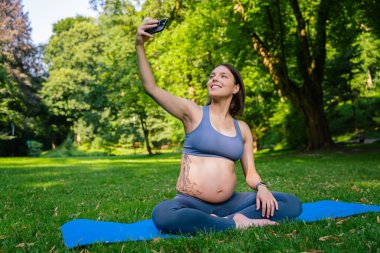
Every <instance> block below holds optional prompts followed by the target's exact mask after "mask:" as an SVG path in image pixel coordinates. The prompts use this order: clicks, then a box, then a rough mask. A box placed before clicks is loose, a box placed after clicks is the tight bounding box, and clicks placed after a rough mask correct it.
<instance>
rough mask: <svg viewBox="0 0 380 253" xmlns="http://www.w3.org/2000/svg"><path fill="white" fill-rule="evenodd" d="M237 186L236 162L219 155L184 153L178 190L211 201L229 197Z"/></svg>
mask: <svg viewBox="0 0 380 253" xmlns="http://www.w3.org/2000/svg"><path fill="white" fill-rule="evenodd" d="M235 187H236V175H235V164H234V162H233V161H231V160H229V159H226V158H219V157H205V156H194V155H187V154H183V155H182V161H181V172H180V175H179V178H178V181H177V190H178V191H179V192H181V193H184V194H187V195H190V196H193V197H196V198H198V199H201V200H204V201H207V202H210V203H220V202H223V201H226V200H227V199H229V198H230V197H231V196H232V194H233V192H234V190H235Z"/></svg>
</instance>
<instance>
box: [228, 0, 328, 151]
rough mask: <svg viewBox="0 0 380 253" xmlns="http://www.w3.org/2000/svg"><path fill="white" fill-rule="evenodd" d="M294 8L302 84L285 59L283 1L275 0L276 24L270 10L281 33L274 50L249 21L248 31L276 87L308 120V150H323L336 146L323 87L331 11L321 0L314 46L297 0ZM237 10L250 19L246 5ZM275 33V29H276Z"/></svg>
mask: <svg viewBox="0 0 380 253" xmlns="http://www.w3.org/2000/svg"><path fill="white" fill-rule="evenodd" d="M289 2H290V6H291V8H292V10H293V14H294V17H295V20H296V22H297V37H298V42H297V43H296V45H295V46H296V47H297V50H298V55H297V56H294V57H296V58H297V65H298V71H299V73H300V75H301V77H302V80H298V81H302V85H301V86H299V85H297V84H296V83H295V82H294V81H293V80H291V79H290V77H289V74H288V64H287V60H286V55H287V54H286V52H285V50H286V48H285V46H284V43H285V33H284V23H283V21H282V18H281V15H282V14H281V13H280V12H281V8H280V7H281V6H280V1H275V2H274V3H275V5H276V8H275V9H276V10H277V13H276V14H277V17H278V18H277V19H276V20H277V21H278V23H276V24H274V22H275V21H274V20H275V19H274V18H273V17H274V15H272V13H271V12H270V11H271V9H270V8H268V9H267V16H268V23H269V24H268V27H269V28H270V29H268V30H273V29H278V31H276V32H278V33H279V36H275V35H273V36H272V37H273V39H272V40H273V41H272V45H277V47H278V48H277V49H276V48H274V49H273V50H274V52H276V54H275V55H274V53H272V52H271V51H270V50H269V49H268V48H267V46H266V44H265V43H264V41H262V40H261V38H260V36H259V35H258V34H257V33H256V32H255V30H254V28H252V27H250V26H249V24H248V26H246V30H247V34H249V35H250V36H251V39H252V48H253V50H254V51H255V52H256V54H257V55H258V56H259V57H260V58H261V60H262V63H263V65H264V66H265V67H266V69H267V70H268V72H269V73H270V75H271V77H272V80H273V83H274V84H275V87H276V88H277V89H278V90H280V92H281V94H282V96H284V97H286V98H288V99H289V100H290V102H291V103H292V104H293V106H294V107H295V108H296V110H297V111H298V112H299V113H300V114H301V116H302V117H303V119H304V121H305V126H306V133H307V137H308V143H307V144H306V149H307V150H311V149H320V148H325V147H330V146H332V145H333V141H332V139H331V135H330V131H329V127H328V123H327V119H326V115H325V112H324V109H323V90H322V80H323V72H324V65H325V59H326V21H327V18H328V13H329V4H331V3H329V1H328V0H321V3H320V6H319V8H320V9H319V11H318V17H317V19H318V21H317V24H316V31H317V35H316V40H315V43H314V45H313V46H312V47H311V46H310V45H309V40H310V38H309V36H310V35H309V34H308V33H307V29H306V23H305V20H304V18H303V16H302V13H301V10H300V7H299V4H298V1H297V0H289ZM235 10H236V12H238V13H240V15H241V17H242V20H243V21H244V22H247V20H248V18H247V14H246V12H245V10H244V7H243V6H242V5H241V4H240V5H239V4H238V6H237V7H235ZM274 33H275V32H274Z"/></svg>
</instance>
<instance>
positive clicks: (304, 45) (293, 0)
mask: <svg viewBox="0 0 380 253" xmlns="http://www.w3.org/2000/svg"><path fill="white" fill-rule="evenodd" d="M289 1H290V6H291V7H292V10H293V14H294V16H295V18H296V22H297V32H298V36H299V39H300V50H301V56H300V59H298V67H299V69H300V71H301V75H302V77H303V79H304V83H309V81H308V79H309V78H310V74H311V73H312V71H313V59H312V57H311V54H310V50H309V42H308V37H307V36H308V35H307V32H306V26H305V20H304V18H303V16H302V13H301V10H300V7H299V4H298V0H289ZM305 65H306V66H305Z"/></svg>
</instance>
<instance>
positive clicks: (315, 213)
mask: <svg viewBox="0 0 380 253" xmlns="http://www.w3.org/2000/svg"><path fill="white" fill-rule="evenodd" d="M302 208H303V212H302V214H301V215H300V216H299V217H298V218H297V220H298V221H301V222H303V221H305V222H314V221H320V220H324V219H328V218H338V217H347V216H351V215H355V214H361V213H367V212H380V206H375V205H364V204H356V203H347V202H337V201H332V200H323V201H318V202H312V203H304V204H302ZM62 235H63V240H64V243H65V245H66V246H67V247H68V248H73V247H77V246H84V245H89V244H92V243H113V242H125V241H140V240H151V239H155V238H175V237H177V236H176V235H169V234H161V233H160V232H159V231H158V230H157V228H156V227H155V226H154V224H153V222H152V220H142V221H138V222H135V223H118V222H107V221H95V220H86V219H77V220H72V221H69V222H67V223H65V224H64V225H63V226H62Z"/></svg>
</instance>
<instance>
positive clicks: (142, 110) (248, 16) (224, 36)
mask: <svg viewBox="0 0 380 253" xmlns="http://www.w3.org/2000/svg"><path fill="white" fill-rule="evenodd" d="M89 2H90V4H91V6H92V8H93V10H95V11H97V13H98V16H97V17H96V18H94V17H84V16H76V17H69V18H65V19H62V20H60V21H58V22H56V23H55V24H54V26H53V35H52V36H51V37H50V39H49V41H48V43H47V44H39V45H34V44H33V42H32V41H31V37H30V33H31V29H30V25H29V22H28V15H27V13H25V11H23V9H22V1H5V2H3V3H2V6H1V10H2V11H1V15H2V18H1V21H0V22H1V25H2V27H4V29H2V30H1V39H0V42H1V49H2V50H1V65H0V83H1V92H0V96H1V102H0V103H1V114H0V126H1V128H0V155H2V156H25V155H30V156H38V155H41V154H44V155H50V156H70V155H88V154H92V155H104V154H107V155H111V154H112V155H117V154H128V153H149V154H153V153H159V152H164V151H181V148H182V146H181V145H182V143H183V141H184V131H183V129H182V125H181V122H179V121H178V120H177V119H175V118H173V117H172V116H170V115H168V114H167V113H165V112H164V111H163V110H162V109H161V108H159V107H158V106H157V105H156V104H155V103H154V101H153V100H152V99H151V98H149V97H148V96H147V95H146V94H145V93H144V92H143V89H142V87H141V84H140V78H139V74H138V69H137V63H136V56H135V50H134V39H135V32H136V27H137V26H138V25H139V24H140V23H141V22H142V19H143V18H144V17H152V18H158V19H159V18H168V19H169V25H168V27H167V28H166V29H165V30H164V31H163V32H162V33H159V34H156V35H155V39H154V40H152V41H150V42H149V43H147V46H146V48H147V54H148V59H149V60H150V63H151V66H152V69H153V72H154V74H155V76H156V79H157V83H158V85H159V86H161V87H163V88H165V89H166V90H168V91H169V92H172V93H173V94H175V95H178V96H182V97H185V98H188V99H191V100H193V101H195V102H197V103H199V104H200V105H204V104H205V103H206V102H207V90H206V81H207V78H208V75H209V73H210V72H211V70H212V69H213V68H214V67H215V66H216V65H217V64H219V63H222V62H228V63H230V64H232V65H234V66H236V68H237V69H239V70H240V71H241V73H242V76H243V79H244V82H245V86H246V94H247V99H246V107H245V112H244V115H243V116H242V117H241V119H242V120H244V121H246V122H247V123H248V124H249V126H250V127H251V129H252V133H253V135H254V137H255V149H256V150H278V149H297V150H313V149H321V148H328V147H331V146H333V143H350V142H363V141H367V142H371V141H374V140H376V139H377V138H378V137H379V136H380V134H379V123H380V110H379V108H380V98H379V82H380V81H379V80H380V64H379V58H380V38H379V35H380V25H379V22H378V17H377V15H378V10H379V6H380V4H379V3H378V2H377V1H370V0H362V1H339V2H334V1H280V0H276V1H275V0H273V1H180V0H176V1H174V0H173V1H145V2H144V3H143V4H142V5H141V6H140V5H136V2H131V1H121V0H109V1H101V0H99V1H96V0H91V1H89ZM136 6H138V7H139V8H136ZM49 151H50V152H49Z"/></svg>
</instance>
